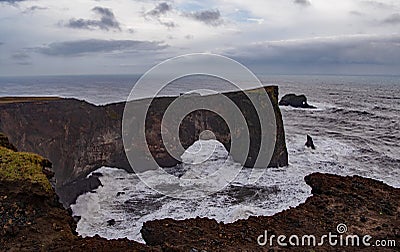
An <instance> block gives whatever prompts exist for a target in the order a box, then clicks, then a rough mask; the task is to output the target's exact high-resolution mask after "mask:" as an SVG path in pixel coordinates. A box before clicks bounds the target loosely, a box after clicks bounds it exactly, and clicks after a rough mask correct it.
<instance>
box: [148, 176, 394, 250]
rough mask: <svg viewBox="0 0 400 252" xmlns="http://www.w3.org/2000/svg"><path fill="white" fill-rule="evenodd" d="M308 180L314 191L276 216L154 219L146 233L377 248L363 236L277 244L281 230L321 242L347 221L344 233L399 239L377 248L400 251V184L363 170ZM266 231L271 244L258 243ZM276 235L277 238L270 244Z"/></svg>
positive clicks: (214, 242)
mask: <svg viewBox="0 0 400 252" xmlns="http://www.w3.org/2000/svg"><path fill="white" fill-rule="evenodd" d="M305 181H306V182H307V184H308V185H310V186H311V187H312V193H313V196H312V197H310V198H308V199H307V200H306V202H305V203H303V204H301V205H299V206H298V207H296V208H291V209H289V210H286V211H283V212H281V213H278V214H275V215H274V216H270V217H261V216H260V217H250V218H249V219H248V220H239V221H236V222H234V223H231V224H223V223H218V222H216V221H215V220H211V219H208V218H196V219H188V220H181V221H177V220H172V219H164V220H155V221H150V222H146V223H145V224H144V225H143V228H142V230H141V232H142V236H143V238H144V240H145V241H146V243H147V244H148V245H152V246H161V248H162V249H163V250H164V251H202V250H205V251H377V250H376V247H375V246H365V245H364V244H363V243H362V241H361V240H360V244H361V245H360V246H339V245H337V246H331V245H330V244H329V242H328V240H327V239H325V243H324V245H323V246H307V244H308V243H305V244H306V246H291V245H289V244H288V246H286V247H282V246H278V244H277V237H278V236H279V235H286V237H287V238H286V240H285V242H286V243H288V239H289V237H290V236H291V235H297V236H298V237H300V239H301V238H302V236H303V235H314V236H315V237H316V238H317V239H318V240H317V243H319V242H320V238H321V237H322V236H323V235H329V232H331V233H332V234H333V235H340V233H338V231H337V227H338V225H339V224H345V225H346V226H347V229H348V230H347V232H345V233H343V237H345V239H346V235H358V236H359V237H360V239H362V238H363V237H364V236H365V235H370V236H371V237H372V238H371V240H369V242H370V244H371V245H375V241H377V240H385V242H387V243H386V244H388V242H389V240H391V241H396V245H397V247H393V246H391V247H390V246H388V247H380V248H379V251H399V250H398V246H399V245H400V228H399V227H400V189H396V188H392V187H390V186H388V185H385V184H384V183H382V182H379V181H375V180H372V179H367V178H362V177H359V176H353V177H342V176H337V175H328V174H321V173H315V174H312V175H309V176H307V177H306V178H305ZM342 228H344V226H343V225H342ZM339 230H340V229H339ZM265 231H267V233H268V235H269V236H268V238H267V244H265V246H260V245H259V244H258V242H257V239H258V238H259V237H260V235H261V236H263V237H261V239H260V241H261V242H264V237H265ZM272 235H275V238H274V242H273V245H272V246H270V243H269V238H271V236H272ZM293 241H294V242H296V241H295V240H292V242H293ZM333 241H334V240H333ZM336 241H339V240H338V239H337V240H336ZM300 242H301V240H300ZM338 244H339V242H338ZM349 244H350V245H351V244H352V243H349Z"/></svg>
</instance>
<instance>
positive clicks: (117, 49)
mask: <svg viewBox="0 0 400 252" xmlns="http://www.w3.org/2000/svg"><path fill="white" fill-rule="evenodd" d="M166 47H168V45H165V44H163V43H162V42H153V41H137V40H100V39H88V40H77V41H66V42H55V43H51V44H49V45H47V46H42V47H38V48H34V50H35V51H36V52H38V53H41V54H44V55H48V56H82V55H86V54H91V53H127V52H129V53H135V52H143V51H157V50H162V49H164V48H166Z"/></svg>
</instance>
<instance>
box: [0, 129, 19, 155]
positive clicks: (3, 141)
mask: <svg viewBox="0 0 400 252" xmlns="http://www.w3.org/2000/svg"><path fill="white" fill-rule="evenodd" d="M0 146H2V147H5V148H7V149H10V150H13V151H18V150H17V148H15V146H14V145H12V144H11V143H10V141H9V140H8V137H7V136H6V135H4V134H3V133H1V132H0Z"/></svg>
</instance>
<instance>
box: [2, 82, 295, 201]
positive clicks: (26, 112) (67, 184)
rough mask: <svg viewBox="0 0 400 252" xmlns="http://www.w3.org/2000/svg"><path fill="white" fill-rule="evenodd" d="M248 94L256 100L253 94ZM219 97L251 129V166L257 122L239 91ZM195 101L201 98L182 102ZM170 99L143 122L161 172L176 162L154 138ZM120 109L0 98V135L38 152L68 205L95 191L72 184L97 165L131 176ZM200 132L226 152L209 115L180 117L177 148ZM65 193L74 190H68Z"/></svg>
mask: <svg viewBox="0 0 400 252" xmlns="http://www.w3.org/2000/svg"><path fill="white" fill-rule="evenodd" d="M265 90H266V91H267V93H268V95H269V97H270V100H271V102H272V105H273V109H274V112H275V119H276V123H277V125H276V126H277V132H276V133H277V134H276V144H275V149H274V153H273V156H272V159H271V161H270V164H269V166H270V167H282V166H286V165H287V164H288V154H287V149H286V144H285V134H284V128H283V122H282V116H281V113H280V110H279V106H278V87H277V86H270V87H265ZM253 93H254V94H255V95H257V92H253ZM225 95H226V96H227V97H228V98H229V99H231V100H232V101H233V102H235V103H236V104H237V106H238V107H240V108H241V109H242V110H243V114H244V116H245V117H246V118H247V120H248V122H249V123H250V124H252V125H253V126H252V127H251V128H250V136H251V139H250V140H251V146H250V149H249V153H248V157H247V160H246V163H245V165H246V166H249V167H252V165H253V164H254V162H255V159H256V157H257V156H258V154H259V153H258V151H259V148H260V141H259V139H260V134H261V130H260V126H259V121H258V117H257V116H256V114H255V112H254V108H252V107H251V106H250V105H249V102H248V98H246V97H247V96H246V95H245V94H244V93H243V92H230V93H226V94H225ZM199 98H201V96H193V97H192V96H190V97H188V99H199ZM175 99H176V97H160V98H156V99H154V100H153V102H152V105H151V106H150V109H149V111H148V116H147V118H146V138H147V143H148V148H149V150H150V152H151V154H152V156H153V158H154V159H155V160H156V162H157V163H158V165H159V166H161V167H170V166H175V165H176V164H178V163H179V161H178V160H176V159H175V158H173V157H172V156H170V155H169V153H168V152H167V151H166V148H165V146H164V144H163V142H162V139H161V134H159V133H160V131H161V120H162V117H163V115H164V112H165V110H166V108H167V107H168V106H169V104H171V103H172V102H173V101H174V100H175ZM124 108H125V103H124V102H120V103H114V104H109V105H104V106H95V105H93V104H90V103H87V102H85V101H79V100H76V99H63V98H56V97H36V98H32V97H18V98H0V131H2V132H4V133H5V134H7V135H8V136H9V137H10V140H11V141H12V142H13V143H14V144H15V145H16V146H17V148H18V149H19V150H23V151H30V152H35V153H38V154H39V155H42V156H44V157H47V158H48V159H49V160H50V161H51V162H52V163H53V168H52V169H53V171H54V172H55V178H56V181H57V188H56V190H57V193H58V194H59V195H60V198H61V200H62V202H64V203H65V204H66V205H68V204H69V203H70V202H73V201H74V198H75V197H76V195H77V194H78V195H79V194H80V193H83V192H86V191H91V190H93V189H94V188H96V187H94V186H98V184H99V183H98V182H94V183H92V182H88V183H86V182H83V183H78V184H76V183H75V182H76V181H77V180H79V181H84V180H85V179H86V176H87V175H88V174H89V173H90V172H92V171H94V170H96V169H98V168H100V167H102V166H108V167H118V168H122V169H125V170H127V171H128V172H132V169H131V167H130V165H129V162H128V160H127V158H126V155H125V151H124V146H123V142H122V133H121V131H122V130H121V129H122V115H123V111H124ZM204 130H212V131H213V132H215V133H216V138H217V140H219V141H220V142H222V143H223V144H224V146H225V148H226V149H227V150H228V151H229V148H230V141H231V139H230V131H229V128H228V127H227V125H226V124H225V123H224V121H223V119H222V118H221V117H219V116H218V115H217V114H215V113H212V112H210V111H195V112H193V113H191V114H189V115H187V117H185V118H184V120H183V122H182V124H181V130H180V138H179V139H180V140H181V144H182V146H183V147H184V148H188V147H189V146H191V145H192V144H193V143H194V142H195V141H196V140H198V137H199V134H200V133H201V132H203V131H204ZM138 148H143V146H138ZM260 155H262V153H260ZM144 158H148V157H144ZM81 184H82V186H79V185H81ZM88 185H89V186H88ZM68 188H69V189H68ZM71 188H72V190H75V191H72V190H70V189H71ZM73 188H76V189H73ZM70 195H72V197H70Z"/></svg>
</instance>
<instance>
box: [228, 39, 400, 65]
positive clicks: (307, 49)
mask: <svg viewBox="0 0 400 252" xmlns="http://www.w3.org/2000/svg"><path fill="white" fill-rule="evenodd" d="M399 45H400V35H397V36H388V37H384V36H340V37H330V38H317V39H304V40H288V41H266V42H261V43H255V44H252V45H249V46H245V47H243V48H237V49H236V50H235V51H230V52H227V53H228V55H231V56H233V57H236V58H238V59H243V60H244V61H252V62H258V63H268V64H283V65H285V64H287V65H314V66H319V65H332V64H334V65H340V64H342V65H346V64H371V65H400V46H399Z"/></svg>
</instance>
